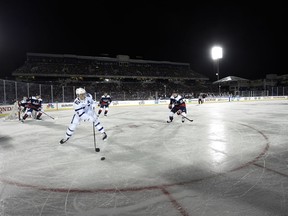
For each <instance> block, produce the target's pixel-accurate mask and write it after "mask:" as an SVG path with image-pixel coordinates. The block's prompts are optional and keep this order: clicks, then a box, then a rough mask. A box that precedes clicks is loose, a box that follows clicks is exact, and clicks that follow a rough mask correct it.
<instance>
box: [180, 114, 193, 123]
mask: <svg viewBox="0 0 288 216" xmlns="http://www.w3.org/2000/svg"><path fill="white" fill-rule="evenodd" d="M181 116H182V117H183V118H185V119H187V120H188V121H190V122H193V119H189V118H188V117H186V116H184V115H182V114H181Z"/></svg>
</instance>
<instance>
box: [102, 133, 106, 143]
mask: <svg viewBox="0 0 288 216" xmlns="http://www.w3.org/2000/svg"><path fill="white" fill-rule="evenodd" d="M106 139H107V134H106V133H105V132H104V133H103V137H102V140H104V141H105V140H106Z"/></svg>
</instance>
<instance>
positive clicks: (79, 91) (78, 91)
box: [76, 88, 86, 95]
mask: <svg viewBox="0 0 288 216" xmlns="http://www.w3.org/2000/svg"><path fill="white" fill-rule="evenodd" d="M81 94H86V90H85V89H83V88H77V89H76V95H81Z"/></svg>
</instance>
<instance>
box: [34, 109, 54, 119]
mask: <svg viewBox="0 0 288 216" xmlns="http://www.w3.org/2000/svg"><path fill="white" fill-rule="evenodd" d="M38 112H41V113H43V114H45V115H46V116H48V117H50V118H51V119H54V120H55V118H54V117H52V116H50V115H48V114H47V113H45V112H44V111H38Z"/></svg>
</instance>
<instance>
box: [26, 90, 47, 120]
mask: <svg viewBox="0 0 288 216" xmlns="http://www.w3.org/2000/svg"><path fill="white" fill-rule="evenodd" d="M24 107H25V108H26V111H25V113H24V116H23V118H22V120H21V121H22V122H24V121H25V119H26V118H27V117H28V116H32V112H33V111H35V112H36V119H37V120H41V118H40V117H41V115H42V99H41V97H40V95H39V94H36V96H32V97H29V98H27V100H26V103H25V102H24Z"/></svg>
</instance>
